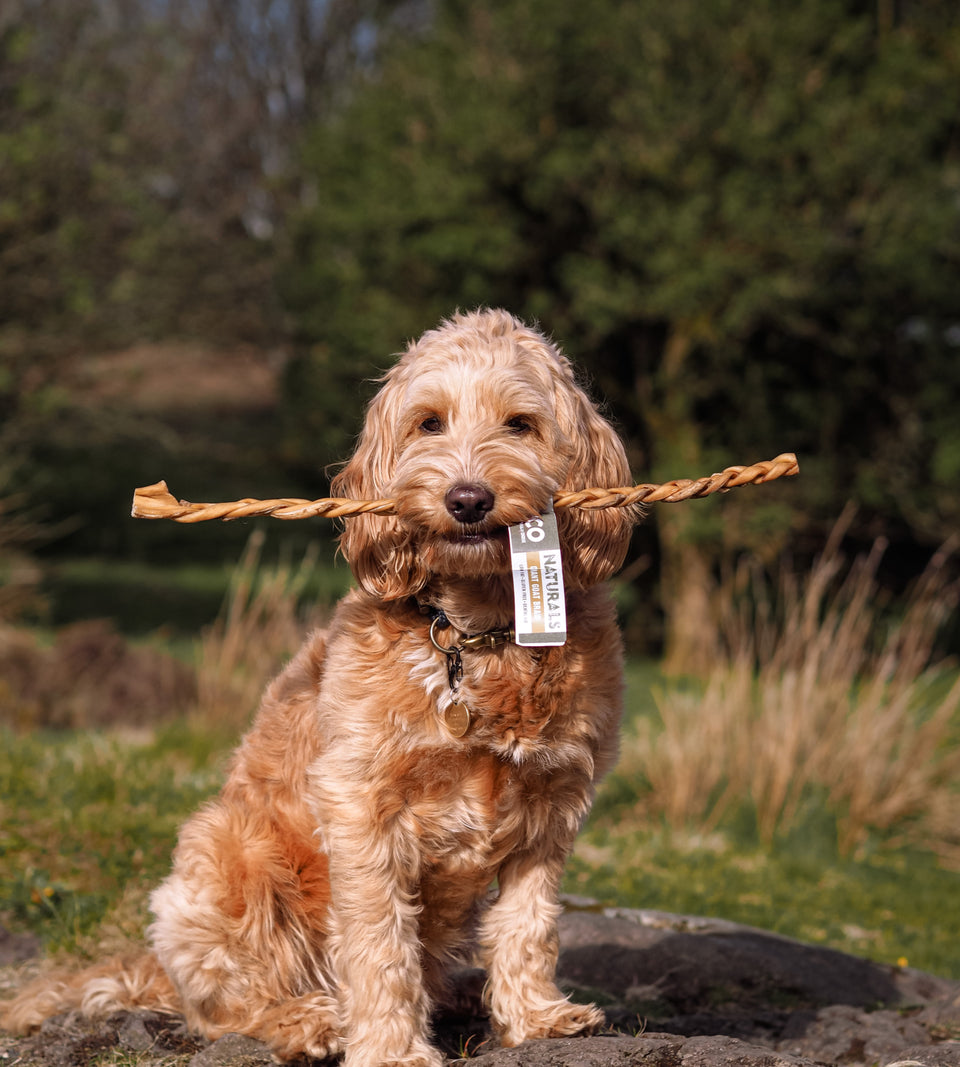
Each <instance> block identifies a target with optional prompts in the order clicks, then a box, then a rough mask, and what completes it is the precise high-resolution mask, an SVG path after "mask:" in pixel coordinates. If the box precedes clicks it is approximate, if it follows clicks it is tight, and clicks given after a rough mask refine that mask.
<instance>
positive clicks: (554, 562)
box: [510, 507, 567, 645]
mask: <svg viewBox="0 0 960 1067" xmlns="http://www.w3.org/2000/svg"><path fill="white" fill-rule="evenodd" d="M510 556H511V559H512V563H513V601H514V611H515V619H514V631H515V632H516V641H517V644H518V645H562V644H563V643H564V642H565V641H566V639H567V606H566V600H565V598H564V593H563V565H562V563H561V560H560V535H559V533H558V532H557V518H556V516H555V515H554V513H553V508H552V507H551V508H550V510H549V511H546V512H544V513H543V514H542V515H539V516H538V517H537V518H535V519H528V520H527V521H526V522H521V523H518V524H517V525H516V526H511V527H510Z"/></svg>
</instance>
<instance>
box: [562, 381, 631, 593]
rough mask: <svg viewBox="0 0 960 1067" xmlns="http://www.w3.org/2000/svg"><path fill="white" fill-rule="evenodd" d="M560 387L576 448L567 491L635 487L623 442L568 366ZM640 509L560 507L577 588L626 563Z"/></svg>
mask: <svg viewBox="0 0 960 1067" xmlns="http://www.w3.org/2000/svg"><path fill="white" fill-rule="evenodd" d="M563 369H564V371H565V372H566V373H565V374H564V375H563V378H564V381H562V383H561V384H559V386H558V388H557V397H556V403H557V420H558V422H559V424H560V429H561V432H562V433H563V434H564V435H565V436H566V438H567V440H568V441H569V442H570V444H571V445H572V447H573V458H572V460H571V463H570V466H569V469H568V473H567V477H566V480H565V481H564V484H563V486H562V487H561V488H562V489H565V490H577V489H593V488H604V489H613V488H616V487H619V486H625V485H630V484H632V483H631V479H630V467H629V465H628V463H627V456H626V453H625V452H624V448H623V443H622V442H621V440H620V438H619V437H618V436H617V434H616V432H615V431H614V429H613V427H612V426H611V425H610V423H609V422H607V420H606V419H604V418H603V416H602V415H601V414H600V413H599V411H597V409H596V407H595V406H594V404H593V403H592V401H591V400H590V399H589V397H588V396H587V395H586V393H584V391H583V390H582V389H580V387H579V386H578V385H577V384H576V382H575V381H574V379H573V372H572V370H570V369H569V366H567V367H564V368H563ZM641 514H642V511H641V509H640V508H639V507H637V506H633V507H626V508H618V507H611V508H597V509H590V508H572V507H571V508H558V509H557V523H558V526H559V530H560V543H561V545H562V546H563V549H564V572H565V576H566V580H567V584H568V585H569V586H570V587H572V588H580V589H586V588H588V587H589V586H591V585H595V584H596V583H597V582H602V581H604V580H606V579H607V578H609V577H611V576H612V575H613V574H614V573H616V571H617V570H618V569H619V568H620V566H621V565H622V563H623V559H624V556H625V555H626V552H627V547H628V546H629V543H630V534H631V532H632V530H633V527H634V525H635V524H636V523H637V522H638V520H639V519H640V516H641Z"/></svg>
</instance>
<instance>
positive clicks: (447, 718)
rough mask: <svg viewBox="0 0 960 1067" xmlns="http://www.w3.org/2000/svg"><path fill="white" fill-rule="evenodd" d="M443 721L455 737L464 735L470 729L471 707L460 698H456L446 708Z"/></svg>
mask: <svg viewBox="0 0 960 1067" xmlns="http://www.w3.org/2000/svg"><path fill="white" fill-rule="evenodd" d="M443 721H444V724H445V726H446V727H447V729H448V730H449V731H450V733H452V734H453V736H454V737H463V735H464V734H465V733H466V732H467V730H469V729H470V709H469V708H468V707H467V705H466V704H461V703H460V701H459V700H454V701H453V703H452V704H448V705H447V707H446V708H445V709H444V712H443Z"/></svg>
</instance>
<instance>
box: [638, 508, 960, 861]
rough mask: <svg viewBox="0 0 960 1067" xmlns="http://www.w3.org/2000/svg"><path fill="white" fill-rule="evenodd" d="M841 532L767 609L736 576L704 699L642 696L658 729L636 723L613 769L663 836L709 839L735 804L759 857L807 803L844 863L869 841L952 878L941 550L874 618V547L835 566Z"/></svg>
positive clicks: (952, 758) (945, 591)
mask: <svg viewBox="0 0 960 1067" xmlns="http://www.w3.org/2000/svg"><path fill="white" fill-rule="evenodd" d="M841 532H842V530H839V529H838V531H837V532H836V533H837V535H836V536H835V537H834V538H832V539H831V542H830V544H828V546H827V548H826V550H825V551H824V554H823V555H822V557H821V558H820V559H819V560H817V562H816V563H815V565H814V566H813V568H812V570H811V572H810V573H809V574H808V575H807V576H806V578H805V579H804V580H803V581H802V582H797V581H796V580H794V579H791V578H789V577H787V578H784V579H783V580H782V581H781V583H780V589H779V595H778V596H777V597H776V598H773V597H770V596H768V595H766V594H765V593H764V590H763V586H762V583H761V582H759V581H758V579H757V576H756V574H755V573H751V572H750V571H749V570H748V569H741V571H740V572H739V573H738V574H737V575H736V576H735V578H734V580H732V581H730V582H728V583H727V584H726V587H725V593H724V596H723V603H722V617H723V620H724V631H725V634H726V641H727V645H728V649H729V652H728V655H727V656H726V657H725V658H724V659H723V660H722V661H721V662H718V663H716V664H715V665H714V666H713V667H712V668H711V669H710V670H709V671H708V673H707V675H706V677H705V680H704V684H703V686H702V687H697V686H693V687H691V686H690V685H687V686H686V687H685V688H684V687H681V686H679V685H670V686H669V687H668V688H665V689H663V690H662V691H661V692H659V693H657V694H655V698H656V703H657V708H658V711H659V716H660V721H659V722H642V723H640V724H639V728H638V731H637V734H636V736H635V737H633V738H631V739H628V740H627V741H626V742H625V744H624V757H623V762H622V764H621V770H622V771H623V772H624V773H627V774H631V775H635V776H638V777H640V778H642V779H646V780H647V781H648V782H649V783H650V786H651V789H650V791H649V793H648V794H647V795H646V796H645V799H644V805H645V810H646V812H647V814H652V815H656V816H660V817H663V818H665V819H666V820H667V822H668V824H670V825H673V826H678V827H679V826H687V827H689V826H699V827H703V828H706V829H711V828H713V827H715V826H716V825H717V823H719V822H720V820H721V819H722V818H723V816H724V815H725V814H727V813H728V812H729V811H731V810H732V809H733V808H735V807H736V806H738V805H739V804H741V803H743V802H744V801H748V802H749V803H750V804H751V805H752V806H753V808H754V810H755V812H756V818H757V824H758V827H759V832H760V836H761V838H762V839H763V840H764V841H765V842H767V843H769V842H771V841H772V840H773V839H774V838H775V837H776V836H777V835H778V834H780V833H781V832H783V831H785V830H787V829H789V828H791V827H792V826H794V825H795V823H796V821H797V819H798V817H800V815H801V806H802V805H803V804H804V803H805V802H807V801H810V800H811V799H816V798H818V797H819V798H823V799H824V802H825V803H826V804H827V805H828V807H829V809H830V811H831V812H832V813H833V814H834V815H835V817H836V821H837V831H838V845H839V848H840V850H841V852H842V853H844V854H848V853H851V852H853V851H855V850H856V848H857V847H858V846H859V845H861V844H862V843H863V842H865V841H866V840H867V838H868V836H869V835H870V833H871V831H881V832H882V834H883V835H884V836H885V837H887V839H890V840H892V839H896V840H899V841H909V842H911V843H919V844H922V845H924V846H926V847H931V848H934V849H935V850H936V851H938V852H939V853H940V854H941V856H943V857H944V859H946V860H949V861H952V862H953V863H956V864H960V789H958V779H960V744H958V742H960V677H957V676H956V670H955V668H951V665H949V664H947V663H944V662H942V661H941V662H937V661H936V652H935V649H936V645H935V642H936V638H937V636H938V633H939V632H940V630H941V627H942V625H943V623H944V621H945V620H946V619H947V618H948V616H949V615H950V614H951V613H952V612H953V611H954V610H955V609H956V605H957V599H958V588H957V584H956V582H953V583H948V582H946V581H945V574H946V568H947V563H948V557H949V549H945V550H943V551H941V552H939V553H937V555H936V556H935V557H934V559H933V560H932V561H931V563H930V565H929V566H928V567H927V569H926V571H925V573H924V575H923V576H922V578H921V579H920V581H919V582H918V583H917V585H916V587H915V588H914V590H913V592H912V594H911V595H910V597H909V600H908V602H907V604H906V607H905V609H904V610H903V611H902V613H901V614H900V616H899V617H898V618H896V619H893V620H891V619H884V618H883V616H882V613H881V612H880V610H879V606H878V605H879V599H880V598H879V595H878V588H877V582H876V571H877V565H878V563H879V561H880V557H881V555H882V551H883V546H882V545H877V546H876V547H875V548H874V551H873V552H872V553H871V554H870V555H869V556H868V557H867V558H863V559H859V560H857V561H856V562H855V563H854V564H852V565H849V566H848V565H847V564H846V563H845V561H844V560H843V559H842V557H841V556H840V554H839V552H838V548H837V545H838V543H839V539H840V537H839V534H840V533H841ZM951 673H952V676H953V677H954V678H955V680H954V681H953V683H952V684H950V681H949V679H950V677H951Z"/></svg>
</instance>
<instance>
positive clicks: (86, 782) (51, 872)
mask: <svg viewBox="0 0 960 1067" xmlns="http://www.w3.org/2000/svg"><path fill="white" fill-rule="evenodd" d="M662 681H663V680H662V678H661V677H660V675H659V671H658V669H657V666H656V665H655V664H652V663H637V662H635V663H631V664H629V665H628V671H627V682H628V707H629V708H630V709H631V712H630V718H631V720H634V719H637V718H639V719H644V718H645V717H648V716H650V715H651V714H653V710H654V708H653V703H652V701H651V698H650V689H651V687H652V686H656V685H659V684H661V683H662ZM630 728H631V726H630V724H628V730H629V729H630ZM234 742H235V736H234V735H232V734H229V733H226V732H222V731H221V732H218V731H217V730H216V729H213V728H211V727H209V726H204V727H201V726H199V725H197V724H196V723H190V722H187V721H184V720H176V721H174V722H173V723H171V724H169V725H167V726H164V727H161V728H158V729H156V730H155V731H154V732H153V733H151V734H149V735H142V736H136V735H129V734H126V735H125V734H124V733H123V732H113V733H92V732H80V733H33V734H14V733H11V732H0V782H2V783H3V787H2V793H0V922H2V923H4V924H6V925H8V926H10V927H11V928H13V929H20V930H24V929H28V930H32V931H34V932H36V933H37V934H39V935H40V936H41V938H42V939H43V941H44V944H45V946H46V947H47V948H48V949H49V950H63V951H68V952H71V953H79V954H86V955H95V954H97V953H99V952H101V951H102V950H103V946H104V945H105V944H108V943H110V942H112V941H113V940H116V939H117V938H120V937H122V938H139V937H142V936H143V932H144V929H145V926H146V921H147V896H148V893H149V891H150V889H152V888H153V886H155V885H156V884H157V883H158V882H159V881H160V880H161V879H162V878H163V877H164V876H165V875H166V873H167V871H168V870H169V866H170V855H171V852H172V849H173V846H174V843H175V839H176V833H177V829H178V827H179V825H180V823H181V822H182V821H183V820H184V819H185V818H186V817H187V816H188V815H189V814H190V813H191V812H193V811H194V810H195V809H196V808H197V806H198V805H199V804H200V803H201V802H202V801H203V800H204V799H205V798H206V797H208V796H210V795H211V794H212V793H213V792H215V791H216V789H217V788H218V787H219V784H220V782H221V780H222V775H223V769H224V765H225V760H226V757H227V755H228V754H229V751H230V749H231V748H232V745H233V744H234ZM647 789H648V784H647V783H645V782H642V781H637V780H634V779H633V778H631V777H630V776H629V775H628V774H625V773H624V772H623V771H622V770H617V771H615V772H614V773H613V774H612V775H611V776H610V777H609V778H608V779H607V781H606V782H605V783H604V785H603V786H602V788H601V790H600V793H599V796H598V798H597V803H596V805H595V808H594V814H593V816H592V817H591V820H590V822H589V824H588V826H587V827H586V829H585V830H584V832H583V834H582V835H581V838H580V840H579V842H578V845H577V848H576V851H575V854H574V857H573V859H572V861H571V863H570V867H569V870H568V874H567V878H566V883H565V888H566V889H567V891H569V892H574V893H577V894H581V895H586V896H591V897H594V898H596V899H598V900H601V901H602V902H604V903H607V904H614V905H619V906H625V907H644V908H655V909H662V910H665V911H672V912H677V913H683V914H694V915H706V916H717V917H721V918H725V919H730V920H734V921H737V922H743V923H747V924H749V925H753V926H757V927H761V928H763V929H768V930H772V931H775V932H777V933H781V934H785V935H788V936H791V937H796V938H799V939H800V940H803V941H807V942H811V943H815V944H821V945H827V946H832V947H834V948H838V949H841V950H844V951H848V952H853V953H855V954H857V955H861V956H865V957H868V958H872V959H876V960H878V961H882V962H886V963H896V962H897V961H900V960H902V959H906V960H908V961H909V963H910V965H911V966H916V967H919V968H922V969H924V970H928V971H931V972H933V973H937V974H943V975H947V976H950V977H955V978H960V874H958V873H957V872H955V871H951V870H946V869H943V868H942V867H941V866H938V864H937V862H936V860H935V858H934V857H933V856H932V855H930V854H928V853H926V852H923V851H919V850H915V849H914V850H911V849H907V848H903V847H900V848H897V847H893V846H892V845H891V842H890V841H881V840H871V842H868V844H867V845H866V846H864V847H863V848H861V849H860V850H858V852H857V854H856V855H855V856H848V857H842V856H840V855H839V854H838V850H837V838H836V824H835V820H834V819H833V818H832V817H831V816H829V814H828V813H827V812H826V810H825V808H824V806H823V805H822V804H820V803H819V798H818V797H817V796H815V795H811V796H809V797H808V799H807V802H806V804H805V806H804V808H803V809H802V811H801V812H800V813H799V815H798V818H797V820H796V823H795V826H794V828H793V829H792V830H791V832H790V833H789V834H787V835H784V836H781V837H779V838H778V839H777V841H776V842H775V843H774V844H773V845H772V846H763V845H761V844H760V839H759V836H758V833H757V827H756V820H755V817H754V813H753V812H752V811H751V809H750V806H749V805H748V804H741V805H740V806H739V807H738V808H737V809H736V810H732V811H731V812H730V814H729V815H728V816H727V817H726V818H725V819H724V820H723V821H722V822H721V823H720V824H719V825H718V826H716V827H715V828H713V829H711V830H710V832H709V833H699V834H698V833H697V832H696V831H695V830H687V831H682V830H678V829H677V828H672V829H671V828H669V827H667V826H666V825H665V824H664V823H663V822H662V821H661V822H657V821H656V820H654V819H651V818H650V817H649V815H644V814H643V807H642V798H643V795H644V794H645V792H646V791H647Z"/></svg>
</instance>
